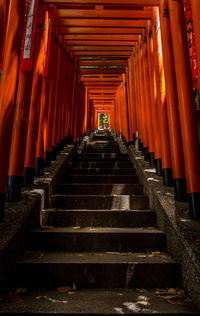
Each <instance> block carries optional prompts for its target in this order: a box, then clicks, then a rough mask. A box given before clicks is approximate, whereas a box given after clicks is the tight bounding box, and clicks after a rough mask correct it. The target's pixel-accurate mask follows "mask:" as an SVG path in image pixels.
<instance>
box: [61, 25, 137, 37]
mask: <svg viewBox="0 0 200 316" xmlns="http://www.w3.org/2000/svg"><path fill="white" fill-rule="evenodd" d="M57 31H58V33H59V34H110V35H111V34H133V35H134V34H142V32H143V28H134V27H131V28H128V27H127V28H118V27H116V28H115V27H109V28H102V27H93V28H92V27H67V26H63V27H58V28H57Z"/></svg>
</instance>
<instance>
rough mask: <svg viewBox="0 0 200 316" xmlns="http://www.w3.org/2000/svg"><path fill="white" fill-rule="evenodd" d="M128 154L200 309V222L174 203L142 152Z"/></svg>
mask: <svg viewBox="0 0 200 316" xmlns="http://www.w3.org/2000/svg"><path fill="white" fill-rule="evenodd" d="M128 153H129V155H130V157H131V159H132V161H133V164H134V167H135V168H136V170H137V174H138V176H139V178H140V183H141V184H143V185H144V193H145V194H146V195H147V196H148V197H149V203H150V208H151V209H153V210H155V211H156V213H157V225H158V227H159V228H160V229H161V230H162V231H163V232H164V233H165V234H166V236H167V246H168V250H169V253H170V255H171V256H172V257H173V258H174V259H175V261H176V262H178V263H179V264H180V266H181V273H182V284H183V286H184V288H185V289H186V291H187V292H188V294H189V295H190V297H192V298H193V299H194V301H195V303H196V304H197V305H198V307H199V308H200V222H197V221H193V220H191V219H190V218H189V216H188V204H187V203H180V202H175V199H174V190H173V188H172V187H166V186H164V185H163V182H162V178H161V177H159V176H157V175H156V174H155V169H153V168H152V167H150V166H149V163H148V162H146V161H144V157H143V156H142V155H141V152H140V151H138V150H136V149H135V147H134V146H133V145H130V146H129V148H128Z"/></svg>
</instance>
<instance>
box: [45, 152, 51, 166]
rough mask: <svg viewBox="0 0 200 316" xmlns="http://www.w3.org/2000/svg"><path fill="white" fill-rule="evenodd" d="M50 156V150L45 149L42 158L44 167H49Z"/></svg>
mask: <svg viewBox="0 0 200 316" xmlns="http://www.w3.org/2000/svg"><path fill="white" fill-rule="evenodd" d="M51 156H52V152H51V151H46V152H45V159H44V165H45V167H50V166H51Z"/></svg>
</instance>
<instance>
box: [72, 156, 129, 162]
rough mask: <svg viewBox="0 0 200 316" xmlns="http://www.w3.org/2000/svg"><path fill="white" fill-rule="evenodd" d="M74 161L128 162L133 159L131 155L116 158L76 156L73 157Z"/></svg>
mask: <svg viewBox="0 0 200 316" xmlns="http://www.w3.org/2000/svg"><path fill="white" fill-rule="evenodd" d="M72 161H73V162H114V163H115V162H127V163H130V162H131V160H130V158H129V157H116V158H109V157H84V156H83V157H82V156H81V155H80V156H74V157H73V159H72Z"/></svg>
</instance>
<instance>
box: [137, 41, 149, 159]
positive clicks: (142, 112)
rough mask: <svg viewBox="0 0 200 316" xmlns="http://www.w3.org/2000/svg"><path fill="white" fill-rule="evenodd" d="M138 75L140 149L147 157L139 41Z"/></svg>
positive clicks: (141, 57)
mask: <svg viewBox="0 0 200 316" xmlns="http://www.w3.org/2000/svg"><path fill="white" fill-rule="evenodd" d="M138 62H139V63H138V65H139V67H138V75H139V83H140V117H141V118H140V120H141V136H142V139H141V151H142V154H143V155H144V157H145V159H146V158H147V153H148V144H147V129H146V118H145V99H144V73H143V53H142V44H141V42H140V43H139V59H138Z"/></svg>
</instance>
